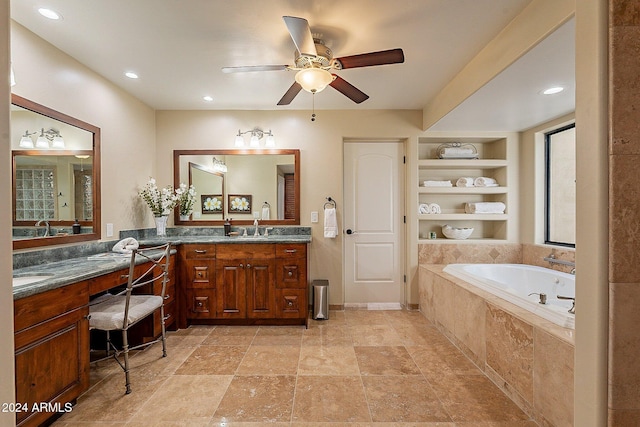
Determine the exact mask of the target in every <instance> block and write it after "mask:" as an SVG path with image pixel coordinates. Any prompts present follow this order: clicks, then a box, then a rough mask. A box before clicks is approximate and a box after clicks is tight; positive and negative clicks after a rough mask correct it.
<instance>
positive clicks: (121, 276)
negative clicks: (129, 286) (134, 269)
mask: <svg viewBox="0 0 640 427" xmlns="http://www.w3.org/2000/svg"><path fill="white" fill-rule="evenodd" d="M120 278H121V279H128V278H129V275H128V274H121V275H120Z"/></svg>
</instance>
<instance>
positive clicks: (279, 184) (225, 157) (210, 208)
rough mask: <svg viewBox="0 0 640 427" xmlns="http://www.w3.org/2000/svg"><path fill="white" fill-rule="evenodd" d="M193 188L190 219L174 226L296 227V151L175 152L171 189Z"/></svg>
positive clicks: (297, 223) (298, 206) (298, 171)
mask: <svg viewBox="0 0 640 427" xmlns="http://www.w3.org/2000/svg"><path fill="white" fill-rule="evenodd" d="M180 183H183V184H187V185H193V186H194V188H195V191H196V193H197V195H196V201H195V203H194V210H193V213H192V214H191V215H190V216H189V218H188V219H186V218H182V219H181V218H180V216H179V211H178V209H177V208H176V212H175V215H174V218H175V224H176V225H198V226H201V225H222V224H223V223H224V220H225V219H227V218H229V219H232V223H233V224H234V225H243V224H253V220H254V219H255V218H258V219H259V220H260V224H273V225H299V224H300V150H297V149H282V150H277V149H274V150H175V151H174V152H173V185H174V187H175V188H177V187H178V186H179V185H180Z"/></svg>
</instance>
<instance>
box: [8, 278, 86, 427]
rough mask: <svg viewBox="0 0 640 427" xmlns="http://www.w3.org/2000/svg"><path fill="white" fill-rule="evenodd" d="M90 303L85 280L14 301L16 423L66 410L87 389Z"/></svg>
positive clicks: (29, 422) (35, 420) (28, 423)
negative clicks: (17, 407) (18, 406)
mask: <svg viewBox="0 0 640 427" xmlns="http://www.w3.org/2000/svg"><path fill="white" fill-rule="evenodd" d="M88 302H89V284H88V282H87V281H83V282H79V283H75V284H72V285H68V286H64V287H61V288H58V289H53V290H50V291H46V292H43V293H40V294H36V295H32V296H28V297H25V298H21V299H18V300H15V301H14V319H15V320H14V322H15V323H14V325H15V329H14V330H15V334H14V338H15V364H16V366H15V369H16V384H15V385H16V403H17V404H19V405H20V411H17V412H16V424H17V425H18V426H38V425H40V424H42V423H43V422H44V421H46V420H47V419H48V418H50V417H51V416H53V415H54V414H55V412H56V411H60V412H61V411H68V410H70V405H69V404H70V403H71V402H74V401H75V399H76V398H77V397H78V396H79V395H80V394H81V393H82V392H83V391H85V390H87V389H88V388H89V352H88V348H89V321H88V315H89V306H88ZM34 404H37V405H38V406H37V408H36V409H38V408H42V409H41V410H40V409H38V410H36V411H33V412H32V411H31V410H32V409H33V407H34V406H33V405H34ZM43 405H45V406H44V407H43Z"/></svg>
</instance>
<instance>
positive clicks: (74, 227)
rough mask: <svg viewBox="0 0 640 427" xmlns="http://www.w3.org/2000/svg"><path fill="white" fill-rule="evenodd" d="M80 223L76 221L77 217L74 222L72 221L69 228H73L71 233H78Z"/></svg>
mask: <svg viewBox="0 0 640 427" xmlns="http://www.w3.org/2000/svg"><path fill="white" fill-rule="evenodd" d="M80 228H81V227H80V223H79V222H78V218H76V222H74V223H73V225H72V226H71V229H72V230H73V234H80Z"/></svg>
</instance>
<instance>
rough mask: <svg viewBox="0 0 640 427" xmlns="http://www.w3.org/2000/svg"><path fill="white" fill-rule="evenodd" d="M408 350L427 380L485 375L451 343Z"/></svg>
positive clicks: (409, 347)
mask: <svg viewBox="0 0 640 427" xmlns="http://www.w3.org/2000/svg"><path fill="white" fill-rule="evenodd" d="M406 348H407V351H408V352H409V354H410V355H411V357H412V358H413V360H414V362H415V363H416V365H418V367H419V368H420V370H421V371H422V374H423V375H424V376H425V378H427V380H430V379H431V378H434V377H441V376H442V375H445V374H456V375H483V373H482V372H481V371H480V370H479V369H478V368H477V367H476V365H474V364H473V363H472V362H471V361H470V360H469V359H468V358H467V357H466V356H465V355H464V354H462V353H461V352H460V350H458V349H457V348H456V347H455V346H454V345H453V344H451V343H450V342H449V341H447V342H438V343H433V344H432V345H423V346H408V347H406Z"/></svg>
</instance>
